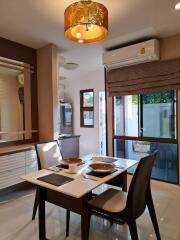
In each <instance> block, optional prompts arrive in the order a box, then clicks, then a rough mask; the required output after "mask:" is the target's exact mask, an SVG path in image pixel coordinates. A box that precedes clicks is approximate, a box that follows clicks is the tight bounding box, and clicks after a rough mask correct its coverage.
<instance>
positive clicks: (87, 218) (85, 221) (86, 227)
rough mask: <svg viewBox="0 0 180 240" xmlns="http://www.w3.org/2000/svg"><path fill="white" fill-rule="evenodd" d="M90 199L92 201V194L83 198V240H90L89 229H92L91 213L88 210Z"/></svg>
mask: <svg viewBox="0 0 180 240" xmlns="http://www.w3.org/2000/svg"><path fill="white" fill-rule="evenodd" d="M89 199H91V194H89V195H87V196H86V197H84V198H83V208H82V214H81V240H88V239H89V227H90V212H89V210H88V200H89Z"/></svg>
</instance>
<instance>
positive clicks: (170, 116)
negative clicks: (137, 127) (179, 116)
mask: <svg viewBox="0 0 180 240" xmlns="http://www.w3.org/2000/svg"><path fill="white" fill-rule="evenodd" d="M175 102H176V94H175V91H167V92H159V93H154V94H143V95H142V108H141V109H142V113H141V114H142V123H141V124H142V136H144V137H153V138H155V137H157V138H176V129H175V128H176V124H175V120H176V116H175V115H176V111H175V109H176V103H175Z"/></svg>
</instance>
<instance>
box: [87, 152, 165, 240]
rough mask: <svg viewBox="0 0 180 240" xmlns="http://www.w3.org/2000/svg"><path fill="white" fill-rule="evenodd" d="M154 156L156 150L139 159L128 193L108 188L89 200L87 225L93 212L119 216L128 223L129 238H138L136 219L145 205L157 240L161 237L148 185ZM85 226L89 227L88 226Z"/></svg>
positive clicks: (134, 239)
mask: <svg viewBox="0 0 180 240" xmlns="http://www.w3.org/2000/svg"><path fill="white" fill-rule="evenodd" d="M155 156H156V152H154V153H153V154H151V155H149V156H147V157H144V158H142V159H141V160H140V162H139V164H138V166H137V168H136V171H135V173H134V176H133V179H132V181H131V184H130V187H129V191H128V193H126V192H122V191H120V190H117V189H113V188H110V189H108V190H107V191H105V192H103V193H102V194H100V195H98V196H97V197H95V198H94V199H92V200H90V201H89V203H88V206H89V213H88V216H89V225H90V217H91V215H92V214H93V213H95V214H98V212H99V214H101V215H102V214H103V216H110V217H111V218H114V219H117V218H119V219H121V220H123V221H124V222H125V223H127V224H128V226H129V230H130V235H131V239H133V240H138V231H137V225H136V219H137V218H138V217H140V216H141V215H142V214H143V212H144V210H145V208H146V206H147V207H148V210H149V213H150V217H151V220H152V223H153V226H154V230H155V233H156V237H157V239H158V240H160V239H161V236H160V232H159V226H158V222H157V218H156V213H155V208H154V204H153V199H152V194H151V185H150V179H151V172H152V167H153V162H154V159H155ZM87 228H88V229H89V226H87Z"/></svg>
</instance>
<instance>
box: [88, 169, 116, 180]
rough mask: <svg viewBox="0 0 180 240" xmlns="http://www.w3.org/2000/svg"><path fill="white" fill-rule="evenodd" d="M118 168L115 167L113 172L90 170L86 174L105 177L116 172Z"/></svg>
mask: <svg viewBox="0 0 180 240" xmlns="http://www.w3.org/2000/svg"><path fill="white" fill-rule="evenodd" d="M116 171H117V169H114V170H113V171H112V172H110V173H98V172H93V171H90V172H86V175H90V176H93V177H100V178H104V177H107V176H109V175H111V174H112V173H114V172H116Z"/></svg>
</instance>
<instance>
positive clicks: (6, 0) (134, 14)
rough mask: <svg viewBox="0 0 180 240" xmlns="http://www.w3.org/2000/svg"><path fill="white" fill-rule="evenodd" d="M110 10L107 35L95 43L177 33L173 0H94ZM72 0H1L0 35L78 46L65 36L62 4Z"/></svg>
mask: <svg viewBox="0 0 180 240" xmlns="http://www.w3.org/2000/svg"><path fill="white" fill-rule="evenodd" d="M97 1H99V2H101V3H103V4H104V5H106V7H107V8H108V10H109V36H108V38H107V39H106V40H105V41H103V42H101V43H100V44H98V45H102V46H103V47H112V46H114V45H120V44H124V43H127V42H130V41H133V40H136V39H142V38H145V37H152V36H153V37H154V36H156V37H165V36H170V35H176V34H178V33H180V10H179V11H177V10H175V9H174V5H175V2H176V0H97ZM72 2H74V1H73V0H64V1H63V0H0V36H2V37H5V38H8V39H10V40H13V41H17V42H19V43H22V44H25V45H28V46H31V47H34V48H40V47H42V46H44V45H45V44H47V43H54V44H56V45H57V46H58V47H59V48H60V49H62V50H71V49H73V48H77V46H78V47H79V45H78V44H76V43H71V42H70V41H68V40H67V39H65V38H64V33H63V30H64V27H63V22H64V20H63V18H64V10H65V8H66V7H67V6H68V5H69V4H71V3H72Z"/></svg>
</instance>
